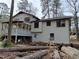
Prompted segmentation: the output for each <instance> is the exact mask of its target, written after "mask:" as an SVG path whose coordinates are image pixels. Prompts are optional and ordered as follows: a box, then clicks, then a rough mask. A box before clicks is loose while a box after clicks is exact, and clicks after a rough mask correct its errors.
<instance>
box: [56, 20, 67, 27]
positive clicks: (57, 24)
mask: <svg viewBox="0 0 79 59" xmlns="http://www.w3.org/2000/svg"><path fill="white" fill-rule="evenodd" d="M63 21H64V26H63V24H62V22H63ZM65 26H66V23H65V20H58V21H56V27H65Z"/></svg>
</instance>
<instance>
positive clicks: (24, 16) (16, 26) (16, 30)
mask: <svg viewBox="0 0 79 59" xmlns="http://www.w3.org/2000/svg"><path fill="white" fill-rule="evenodd" d="M35 20H39V18H37V17H36V16H34V15H32V14H29V13H25V12H22V11H20V12H19V13H17V14H16V15H14V16H13V20H12V33H11V36H12V42H14V43H17V42H18V41H20V42H22V43H23V42H25V43H26V42H27V41H28V42H29V41H32V34H31V31H30V30H31V24H30V22H31V21H35ZM8 24H9V21H4V22H2V35H3V37H7V35H8Z"/></svg>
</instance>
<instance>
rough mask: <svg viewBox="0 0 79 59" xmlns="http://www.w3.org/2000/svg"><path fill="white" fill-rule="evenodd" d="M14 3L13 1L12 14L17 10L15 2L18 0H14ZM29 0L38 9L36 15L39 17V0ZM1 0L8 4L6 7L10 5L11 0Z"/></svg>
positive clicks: (40, 15) (40, 14) (0, 0)
mask: <svg viewBox="0 0 79 59" xmlns="http://www.w3.org/2000/svg"><path fill="white" fill-rule="evenodd" d="M14 1H15V3H14V15H15V14H16V13H17V12H18V8H17V3H18V2H19V1H20V0H14ZM28 1H29V2H32V3H33V5H34V7H36V8H37V9H38V11H37V13H36V16H37V17H38V18H41V17H42V13H41V5H40V0H28ZM1 2H4V3H6V4H7V5H8V7H9V8H10V6H11V0H0V3H1Z"/></svg>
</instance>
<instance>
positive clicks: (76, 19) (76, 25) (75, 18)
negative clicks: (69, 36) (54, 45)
mask: <svg viewBox="0 0 79 59" xmlns="http://www.w3.org/2000/svg"><path fill="white" fill-rule="evenodd" d="M74 16H75V17H74V21H75V27H76V36H77V38H76V39H77V40H78V39H79V37H78V17H77V13H76V12H75V15H74Z"/></svg>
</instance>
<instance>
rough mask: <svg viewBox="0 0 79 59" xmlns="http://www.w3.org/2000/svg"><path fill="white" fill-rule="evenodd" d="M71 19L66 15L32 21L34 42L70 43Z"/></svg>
mask: <svg viewBox="0 0 79 59" xmlns="http://www.w3.org/2000/svg"><path fill="white" fill-rule="evenodd" d="M70 19H71V17H67V16H66V17H65V16H64V17H58V18H50V19H41V20H37V21H32V22H31V33H32V40H33V42H50V41H51V42H54V43H69V39H70V36H69V30H70Z"/></svg>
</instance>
